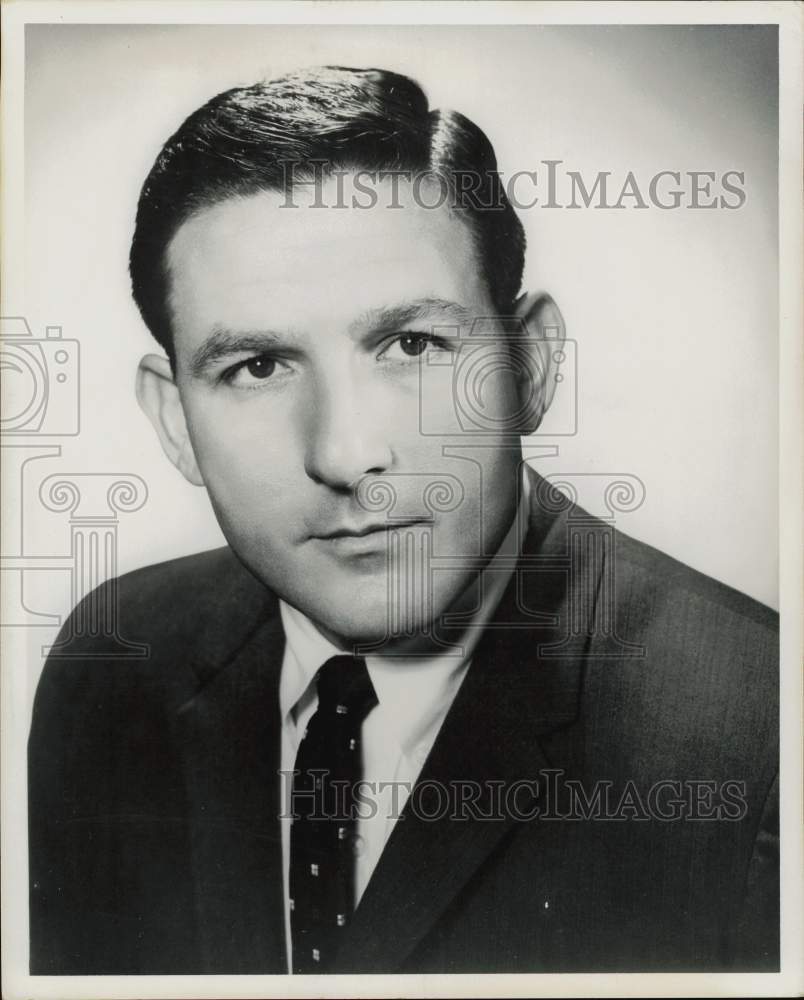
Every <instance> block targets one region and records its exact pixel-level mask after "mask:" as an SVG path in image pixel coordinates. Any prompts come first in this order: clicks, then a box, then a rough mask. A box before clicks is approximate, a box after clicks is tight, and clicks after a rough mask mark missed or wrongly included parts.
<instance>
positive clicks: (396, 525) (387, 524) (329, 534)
mask: <svg viewBox="0 0 804 1000" xmlns="http://www.w3.org/2000/svg"><path fill="white" fill-rule="evenodd" d="M424 523H426V522H425V521H424V519H423V518H411V519H410V520H408V521H393V522H392V521H382V522H377V523H372V524H361V525H344V526H342V527H340V528H334V529H330V530H328V531H326V532H321V533H316V534H313V535H312V536H311V537H312V538H317V539H320V540H322V541H335V540H337V539H340V538H346V539H348V538H367V537H369V536H370V535H387V534H388V532H389V531H393V530H394V529H396V530H399V529H402V528H409V527H411V526H413V525H415V524H424Z"/></svg>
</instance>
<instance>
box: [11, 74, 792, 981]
mask: <svg viewBox="0 0 804 1000" xmlns="http://www.w3.org/2000/svg"><path fill="white" fill-rule="evenodd" d="M523 257H524V238H523V232H522V227H521V224H520V223H519V221H518V219H517V218H516V215H515V213H514V211H513V209H512V207H511V205H510V204H509V203H508V201H507V199H506V197H505V193H504V191H503V190H502V186H501V184H500V181H499V178H498V176H497V174H496V162H495V157H494V153H493V151H492V149H491V146H490V144H489V143H488V140H487V139H486V137H485V136H484V135H483V134H482V133H481V132H480V130H479V129H478V128H477V127H476V126H475V125H473V124H472V123H471V122H469V121H468V120H467V119H465V118H463V117H462V116H461V115H458V114H456V113H452V112H439V111H431V110H430V109H429V107H428V104H427V100H426V98H425V96H424V94H423V93H422V91H421V90H420V89H419V87H418V86H417V85H416V84H414V83H413V82H412V81H410V80H408V79H406V78H404V77H401V76H399V75H396V74H393V73H388V72H383V71H379V70H351V69H342V68H325V69H321V70H316V71H306V72H300V73H294V74H290V75H288V76H286V77H283V78H281V79H279V80H275V81H272V82H270V83H266V84H259V85H256V86H254V87H249V88H242V89H236V90H233V91H229V92H227V93H225V94H222V95H219V96H218V97H216V98H214V99H213V100H212V101H211V102H209V104H207V105H206V106H204V107H203V108H201V109H200V110H198V111H197V112H195V113H194V114H193V115H191V116H190V118H188V119H187V121H186V122H185V123H184V124H183V125H182V126H181V128H180V129H179V130H178V131H177V132H176V134H175V135H174V136H173V137H172V138H171V139H169V140H168V142H167V143H166V145H165V147H164V148H163V150H162V152H161V153H160V155H159V157H158V159H157V161H156V163H155V165H154V167H153V169H152V171H151V173H150V175H149V177H148V179H147V180H146V182H145V185H144V188H143V191H142V195H141V198H140V203H139V209H138V214H137V225H136V231H135V234H134V240H133V244H132V251H131V274H132V281H133V290H134V296H135V299H136V301H137V304H138V305H139V308H140V310H141V312H142V315H143V318H144V320H145V322H146V324H147V325H148V327H149V328H150V330H151V332H152V333H153V334H154V336H155V337H156V339H157V341H158V342H159V343H160V345H161V346H162V347H163V348H164V351H165V353H166V355H167V357H166V358H165V357H162V356H161V355H148V356H147V357H145V358H143V360H142V362H141V365H140V369H139V374H138V383H137V386H138V395H139V400H140V403H141V405H142V407H143V409H144V410H145V412H146V413H147V414H148V416H149V417H150V419H151V420H152V422H153V424H154V426H155V428H156V431H157V433H158V434H159V437H160V440H161V442H162V445H163V448H164V450H165V451H166V453H167V455H168V457H169V458H170V459H171V461H172V462H173V463H174V464H175V465H176V467H177V468H178V469H179V470H180V471H181V473H182V474H183V475H184V476H185V477H186V478H187V479H188V480H189V481H190V482H192V483H196V484H197V485H199V486H204V487H205V488H206V489H207V490H208V492H209V496H210V500H211V502H212V504H213V507H214V510H215V513H216V515H217V518H218V520H219V523H220V525H221V528H222V529H223V532H224V534H225V536H226V539H227V541H228V543H229V545H228V547H227V548H226V549H223V550H219V551H215V552H208V553H202V554H200V555H196V556H191V557H188V558H185V559H179V560H176V561H172V562H169V563H165V564H162V565H159V566H154V567H148V568H146V569H142V570H139V571H137V572H134V573H131V574H128V575H127V576H125V577H123V578H122V579H121V580H119V581H115V582H113V583H110V584H108V585H107V587H106V588H105V589H104V590H102V591H101V592H100V593H99V594H95V595H91V596H90V598H89V599H88V600H89V601H90V602H92V601H94V602H98V601H101V602H103V601H105V600H112V599H113V600H116V601H117V603H118V604H119V614H120V617H119V629H120V633H121V634H122V635H123V636H125V637H126V638H127V639H128V640H132V641H134V642H140V643H144V644H147V647H148V650H149V655H148V657H147V658H145V659H142V660H139V661H137V660H133V661H129V662H126V661H124V660H120V659H115V658H114V655H113V651H112V652H109V651H108V650H107V648H106V646H105V645H104V639H103V637H102V636H97V635H95V636H90V637H87V636H86V635H84V634H82V633H81V631H80V630H76V629H75V628H74V627H73V624H71V623H68V624H67V626H66V627H65V630H64V633H63V641H62V644H61V645H60V646H59V647H58V650H57V651H58V654H59V655H58V656H53V657H52V658H51V660H50V661H49V663H48V664H47V666H46V669H45V672H44V674H43V677H42V680H41V682H40V686H39V690H38V693H37V699H36V705H35V710H34V721H33V727H32V732H31V740H30V807H29V808H30V855H31V971H32V972H33V973H40V974H42V973H192V972H196V973H199V972H207V973H283V972H286V971H289V970H290V971H293V972H300V973H308V972H333V973H338V972H386V973H393V972H401V973H405V972H470V971H471V972H540V971H551V972H556V971H583V972H590V971H668V970H678V971H693V970H708V971H715V970H742V969H755V970H758V969H766V970H768V969H773V968H776V967H778V875H777V849H778V838H777V829H776V826H775V822H776V797H775V796H776V783H775V775H776V771H777V763H778V761H777V748H776V735H777V714H776V702H777V698H776V689H777V648H776V619H775V616H774V615H773V614H772V613H771V612H770V611H769V610H768V609H766V608H764V607H762V606H760V605H758V604H757V603H755V602H753V601H751V600H750V599H748V598H747V597H744V596H742V595H740V594H738V593H736V592H735V591H732V590H730V589H729V588H727V587H725V586H723V585H721V584H719V583H716V582H715V581H713V580H710V579H707V578H705V577H703V576H701V575H700V574H698V573H696V572H694V571H692V570H690V569H688V568H686V567H684V566H682V565H680V564H679V563H677V562H675V561H673V560H672V559H670V558H669V557H667V556H664V555H662V554H660V553H658V552H656V551H655V550H653V549H651V548H649V547H647V546H645V545H642V544H640V543H637V542H635V541H633V540H631V539H629V538H627V537H625V536H623V535H620V534H619V533H616V532H614V531H613V530H612V529H611V527H610V526H609V525H608V524H606V523H604V522H601V521H598V520H596V519H594V518H591V517H589V516H588V515H587V514H586V513H585V512H584V511H583V510H581V509H580V508H579V507H578V506H577V505H574V504H572V503H570V502H569V501H565V500H563V499H562V498H561V497H560V496H559V494H558V493H557V492H556V491H555V490H553V489H552V488H551V487H550V486H549V484H548V483H547V482H546V481H545V480H543V479H541V478H540V477H539V476H537V475H536V474H535V473H533V472H532V471H529V470H525V469H523V463H522V453H521V448H520V445H519V440H520V437H521V436H522V435H527V434H531V433H533V432H534V431H535V430H536V429H537V428H538V426H539V423H540V420H541V418H542V416H543V414H544V412H545V410H546V409H547V407H548V406H549V405H550V402H551V399H552V395H553V390H554V388H555V377H554V376H555V365H556V358H557V356H558V355H557V351H556V348H557V347H559V346H560V342H561V339H562V338H563V321H562V318H561V314H560V312H559V310H558V308H557V306H556V305H555V303H554V302H553V301H552V299H551V298H550V297H549V296H547V295H544V294H532V293H525V294H521V293H520V281H521V276H522V268H523ZM109 595H111V597H110V596H109Z"/></svg>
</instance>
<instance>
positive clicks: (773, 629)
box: [616, 531, 779, 634]
mask: <svg viewBox="0 0 804 1000" xmlns="http://www.w3.org/2000/svg"><path fill="white" fill-rule="evenodd" d="M616 559H617V567H616V568H617V569H618V570H620V577H621V578H625V582H628V577H629V576H633V577H635V578H636V580H637V581H638V584H639V586H640V587H642V588H644V589H645V591H646V593H647V594H649V595H651V596H653V598H654V600H657V599H658V600H661V599H662V598H663V599H664V600H667V601H672V602H674V603H675V606H676V609H677V610H678V609H679V608H680V605H681V604H683V603H691V604H697V605H701V606H703V605H707V606H709V608H710V612H715V611H717V612H718V613H719V614H720V615H721V616H723V617H731V618H734V619H740V620H741V621H742V622H744V623H745V626H746V627H748V628H749V629H751V630H754V629H756V630H759V631H760V632H765V633H769V634H775V633H777V632H778V628H779V615H778V613H777V612H776V611H774V610H773V609H772V608H770V607H768V606H767V605H765V604H762V603H761V602H760V601H757V600H755V599H754V598H752V597H749V596H748V595H747V594H744V593H742V592H741V591H739V590H736V589H735V588H734V587H731V586H729V585H728V584H725V583H722V582H720V581H719V580H716V579H714V577H711V576H707V575H706V574H705V573H702V572H700V571H699V570H696V569H693V567H691V566H688V565H687V564H686V563H683V562H681V561H680V560H678V559H676V558H674V557H673V556H670V555H668V554H667V553H666V552H662V551H660V550H659V549H656V548H654V547H653V546H652V545H649V544H647V543H646V542H641V541H638V540H637V539H635V538H632V537H631V536H630V535H626V534H624V533H623V532H619V531H618V532H617V547H616Z"/></svg>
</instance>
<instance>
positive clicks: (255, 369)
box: [243, 358, 276, 379]
mask: <svg viewBox="0 0 804 1000" xmlns="http://www.w3.org/2000/svg"><path fill="white" fill-rule="evenodd" d="M243 367H244V368H245V370H246V371H247V372H248V373H249V375H253V376H254V378H262V379H264V378H270V376H271V375H273V373H274V372H275V371H276V362H275V361H274V360H273V358H251V360H250V361H247V362H246V363H245V365H244V366H243Z"/></svg>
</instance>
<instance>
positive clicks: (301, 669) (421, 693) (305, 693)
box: [279, 476, 529, 971]
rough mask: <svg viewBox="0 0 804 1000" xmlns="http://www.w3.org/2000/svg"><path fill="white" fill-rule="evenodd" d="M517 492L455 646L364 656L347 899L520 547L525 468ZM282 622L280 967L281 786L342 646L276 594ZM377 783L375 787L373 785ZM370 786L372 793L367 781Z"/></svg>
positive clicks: (402, 798)
mask: <svg viewBox="0 0 804 1000" xmlns="http://www.w3.org/2000/svg"><path fill="white" fill-rule="evenodd" d="M523 483H524V485H523V492H522V500H521V503H520V506H519V509H518V511H517V516H516V517H515V518H514V522H513V524H512V525H511V528H510V529H509V531H508V533H507V535H506V536H505V538H504V540H503V542H502V545H501V546H500V548H499V550H498V551H497V553H496V554H495V556H494V558H493V559H492V560H491V561H490V563H489V564H488V566H487V567H486V568H485V569H484V570H483V588H482V602H481V605H480V608H479V609H478V611H477V613H476V614H475V615H474V616H473V617H472V623H471V626H469V627H468V628H467V629H466V631H465V633H464V635H463V637H462V639H461V652H460V653H457V652H456V651H454V650H450V651H445V652H440V653H435V654H434V655H433V656H431V657H422V656H415V657H413V656H411V657H399V656H394V657H388V656H381V655H380V656H371V655H369V656H366V658H365V659H366V667H367V669H368V673H369V677H370V678H371V681H372V684H373V685H374V690H375V692H376V694H377V705H376V706H375V707H374V708H373V709H372V710H371V711H370V712H369V713H368V715H367V716H366V718H365V720H364V722H363V727H362V730H361V734H360V738H361V747H362V751H363V779H364V781H366V782H369V783H371V784H370V785H369V786H368V787H370V788H371V789H372V794H371V795H370V796H368V797H367V798H368V802H367V803H366V805H365V806H361V809H360V813H361V814H362V815H360V816H359V817H358V819H357V825H356V833H357V837H356V841H355V853H356V858H355V861H356V864H355V868H356V871H355V903H356V904H357V902H359V901H360V898H361V896H362V895H363V892H364V891H365V888H366V886H367V885H368V881H369V879H370V878H371V875H372V872H373V871H374V869H375V867H376V865H377V862H378V861H379V858H380V855H381V854H382V851H383V848H384V847H385V844H386V843H387V841H388V838H389V837H390V835H391V831H392V830H393V828H394V825H395V823H396V820H397V818H398V817H399V814H400V813H401V811H402V810H403V808H404V806H405V803H406V802H407V799H408V797H409V795H410V791H411V789H412V787H413V785H414V783H415V782H416V780H417V779H418V777H419V774H420V772H421V770H422V766H423V765H424V762H425V760H426V759H427V756H428V754H429V753H430V750H431V749H432V746H433V744H434V743H435V739H436V736H437V735H438V731H439V729H440V728H441V724H442V723H443V721H444V718H445V716H446V714H447V712H448V711H449V708H450V706H451V705H452V702H453V699H454V698H455V695H456V694H457V691H458V688H459V687H460V685H461V682H462V681H463V679H464V677H465V675H466V671H467V670H468V669H469V665H470V663H471V659H472V654H473V653H474V650H475V647H476V646H477V643H478V641H479V640H480V636H481V634H482V630H483V626H484V625H485V624H486V623H487V622H488V621H489V619H490V618H491V616H492V615H493V614H494V612H495V611H496V609H497V605H498V604H499V602H500V599H501V598H502V595H503V592H504V590H505V588H506V586H507V584H508V581H509V579H510V577H511V573H512V572H513V569H512V566H511V564H510V563H509V564H508V565H501V562H503V561H504V560H503V557H504V556H511V555H516V554H518V553H519V552H520V551H521V547H522V542H523V540H524V536H525V534H526V532H527V514H528V509H529V505H528V497H527V493H528V486H529V482H528V478H527V476H523ZM280 611H281V615H282V625H283V627H284V630H285V638H286V645H285V654H284V658H283V660H282V672H281V676H280V682H279V707H280V712H281V716H282V761H281V768H282V774H283V777H282V780H281V781H280V788H281V789H282V790H281V796H282V802H281V803H280V815H281V828H282V862H283V879H284V900H285V938H286V941H287V956H288V971H291V970H292V963H291V959H292V955H291V937H290V899H289V883H290V874H289V873H290V826H291V824H290V818H289V813H290V808H289V804H290V791H291V783H292V777H291V776H292V772H293V768H294V765H295V761H296V753H297V751H298V748H299V742H300V736H301V734H302V733H304V730H305V727H306V726H307V723H308V722H309V721H310V718H311V717H312V715H313V713H314V712H315V710H316V708H317V705H318V694H317V692H316V686H315V684H314V683H313V680H314V678H315V675H316V673H317V672H318V670H319V668H320V667H321V666H323V664H324V663H326V661H327V660H329V659H330V658H331V657H333V656H338V655H342V654H343V650H342V649H339V648H338V647H337V646H335V645H334V644H333V643H332V642H330V640H329V639H327V638H325V637H324V636H323V635H322V634H321V633H320V632H319V631H318V629H317V628H316V626H315V625H314V624H313V623H312V622H311V621H310V619H309V618H307V617H306V616H305V615H303V614H302V613H301V612H300V611H298V610H297V609H296V608H293V607H291V606H290V605H289V604H286V603H285V602H284V601H280ZM383 786H384V787H383ZM375 788H376V790H377V791H376V793H374V791H373V790H374V789H375Z"/></svg>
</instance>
